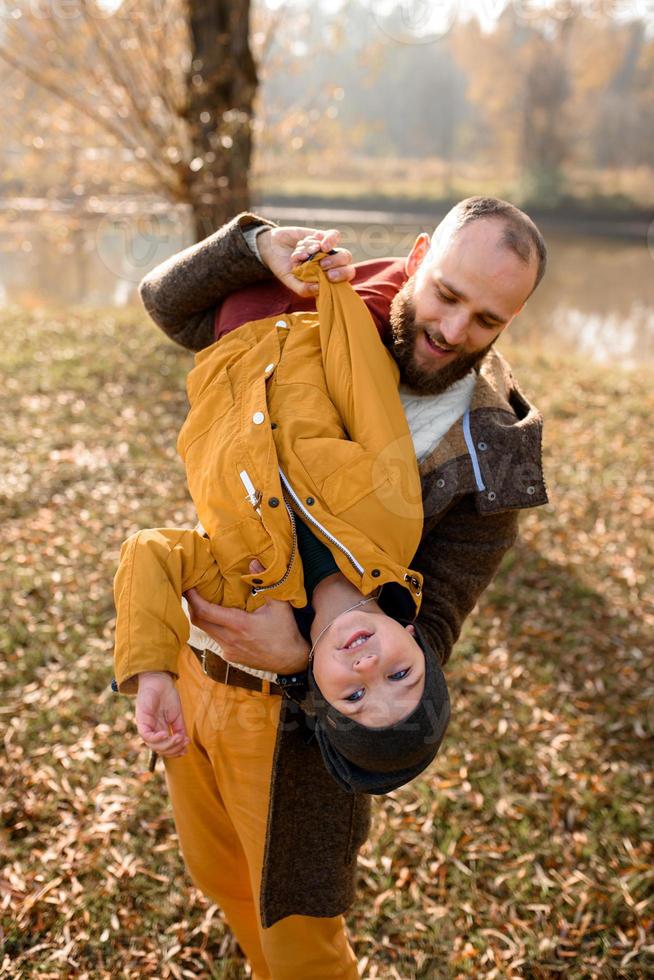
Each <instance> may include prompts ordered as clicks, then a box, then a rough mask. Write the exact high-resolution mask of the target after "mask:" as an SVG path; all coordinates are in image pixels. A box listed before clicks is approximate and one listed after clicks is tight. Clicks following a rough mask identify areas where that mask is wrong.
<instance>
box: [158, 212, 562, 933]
mask: <svg viewBox="0 0 654 980" xmlns="http://www.w3.org/2000/svg"><path fill="white" fill-rule="evenodd" d="M262 223H264V224H265V223H267V222H265V221H264V219H261V218H257V217H256V216H254V215H250V214H243V215H239V216H238V217H237V218H235V219H234V220H233V221H232V222H230V223H229V224H228V225H225V226H224V227H223V228H221V229H220V230H219V231H217V232H216V233H215V234H213V235H211V236H209V237H208V238H207V239H205V240H204V241H202V242H199V243H198V244H197V245H193V246H191V248H189V249H186V250H185V251H184V252H182V253H181V254H179V255H177V256H173V257H172V258H171V259H169V260H168V262H166V263H164V264H163V265H161V266H158V267H157V268H156V269H154V270H153V271H152V272H151V273H150V274H149V275H148V276H146V277H145V279H144V280H143V282H142V283H141V286H140V295H141V298H142V300H143V303H144V305H145V307H146V309H147V311H148V313H149V314H150V316H151V317H152V319H153V320H154V322H155V323H156V324H157V325H158V326H159V327H161V329H162V330H164V332H165V333H166V334H167V335H168V336H169V337H170V338H171V339H173V340H175V341H176V342H178V343H180V344H182V345H183V346H185V347H187V348H189V349H192V350H200V349H202V348H204V347H207V346H209V345H210V344H211V343H212V342H213V339H214V321H215V311H216V307H217V306H218V305H219V304H220V302H221V300H222V299H223V297H225V296H226V295H228V294H229V293H230V292H232V291H234V290H236V289H239V288H243V287H246V286H248V285H251V284H253V283H254V282H257V281H260V280H262V279H265V278H268V277H269V276H270V273H269V272H268V271H267V270H266V269H265V268H264V267H263V266H262V265H261V263H260V262H259V261H258V260H257V259H256V257H255V256H254V255H253V253H252V252H251V250H250V248H249V246H248V244H247V242H246V241H245V238H244V236H243V231H244V230H245V229H246V228H248V227H250V226H252V225H254V224H262ZM468 420H469V428H467V429H466V422H465V421H464V419H462V420H459V422H457V423H455V425H453V426H452V428H451V429H450V430H449V431H448V432H447V433H446V435H445V436H444V438H443V439H442V440H441V442H440V443H439V445H438V447H437V448H436V450H435V451H434V452H433V453H432V454H431V455H430V456H428V457H427V458H426V459H424V460H423V461H422V463H421V465H420V479H421V485H422V497H423V509H424V527H423V534H422V539H421V542H420V545H419V548H418V551H417V553H416V556H415V558H414V561H413V563H412V565H413V567H414V568H415V569H417V570H418V571H419V572H421V573H422V575H423V576H424V590H423V601H422V606H421V610H420V614H419V617H418V622H419V623H421V625H422V626H423V628H424V629H425V631H426V632H427V633H428V635H429V637H430V640H431V642H432V645H433V647H434V649H435V651H436V653H437V655H438V656H439V658H440V660H441V663H442V664H444V663H445V662H446V661H447V660H448V658H449V656H450V653H451V651H452V646H453V644H454V643H455V642H456V640H457V638H458V636H459V633H460V630H461V626H462V623H463V621H464V619H465V618H466V616H467V615H468V614H469V613H470V611H471V610H472V608H473V606H474V605H475V603H476V602H477V600H478V598H479V596H480V595H481V593H482V592H483V591H484V589H485V588H486V587H487V585H488V584H489V582H490V581H491V579H492V578H493V576H494V574H495V572H496V571H497V569H498V567H499V565H500V562H501V560H502V557H503V556H504V554H505V553H506V552H507V551H508V550H509V548H510V547H511V546H512V545H513V543H514V541H515V538H516V535H517V526H518V513H519V511H520V510H521V509H523V508H527V507H535V506H538V505H540V504H544V503H546V502H547V494H546V490H545V484H544V480H543V471H542V461H541V439H542V419H541V416H540V414H539V413H538V411H537V410H536V409H535V408H534V407H533V406H532V405H531V404H530V403H529V401H528V400H527V399H526V398H525V396H524V395H523V394H522V392H521V390H520V388H519V387H518V385H517V382H516V381H515V379H514V377H513V375H512V372H511V369H510V367H509V365H508V364H507V362H506V361H505V360H504V358H503V357H501V355H499V354H498V353H497V352H495V351H491V352H490V353H489V354H488V355H487V356H486V358H485V359H484V361H483V362H482V365H481V367H480V369H479V371H478V379H477V384H476V386H475V389H474V393H473V398H472V404H471V406H470V412H469V415H468ZM273 771H274V778H273V786H272V789H271V802H270V808H269V814H268V831H267V839H266V855H265V862H264V875H263V880H262V886H261V896H260V903H261V913H262V920H263V924H264V926H271V925H273V924H274V923H275V922H276V921H278V920H279V919H281V918H284V917H285V916H287V915H292V914H303V915H314V916H333V915H337V914H340V913H342V912H344V911H345V910H346V909H347V908H348V906H349V905H350V904H351V902H352V899H353V896H354V881H355V872H356V855H357V851H358V848H359V847H360V846H361V844H362V843H363V841H364V840H365V839H366V837H367V834H368V829H369V821H370V798H369V797H367V796H360V795H356V796H352V795H349V794H346V793H344V792H342V791H341V790H340V789H339V788H338V787H337V786H336V785H335V783H334V781H333V780H332V779H331V777H330V776H329V775H328V773H327V772H326V770H325V769H324V766H323V765H322V761H321V759H320V754H319V751H318V749H317V746H316V744H315V740H314V741H307V739H306V737H305V729H304V725H303V721H302V715H301V713H299V711H298V709H297V706H296V705H295V704H294V703H293V702H292V701H290V700H287V699H285V700H284V703H283V710H282V716H281V720H280V728H279V732H278V739H277V746H276V750H275V763H274V770H273Z"/></svg>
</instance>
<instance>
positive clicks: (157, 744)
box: [136, 670, 190, 758]
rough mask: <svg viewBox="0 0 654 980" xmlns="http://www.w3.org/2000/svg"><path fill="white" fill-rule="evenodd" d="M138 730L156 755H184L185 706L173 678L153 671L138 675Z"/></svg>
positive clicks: (187, 741) (185, 742)
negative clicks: (183, 710)
mask: <svg viewBox="0 0 654 980" xmlns="http://www.w3.org/2000/svg"><path fill="white" fill-rule="evenodd" d="M138 678H139V687H138V693H137V695H136V727H137V729H138V733H139V735H140V736H141V738H142V739H143V741H144V742H145V744H146V745H147V746H148V748H149V749H152V751H153V752H156V753H157V755H165V756H168V757H169V758H173V757H175V756H179V755H184V754H185V753H186V746H187V745H188V743H189V741H190V740H189V738H188V737H187V735H186V728H185V727H184V717H183V715H182V703H181V701H180V699H179V694H178V693H177V688H176V687H175V683H174V681H173V678H172V676H171V675H170V674H169V673H167V672H166V671H161V670H151V671H145V672H144V673H142V674H139V675H138Z"/></svg>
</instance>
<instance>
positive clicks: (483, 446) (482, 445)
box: [477, 442, 488, 453]
mask: <svg viewBox="0 0 654 980" xmlns="http://www.w3.org/2000/svg"><path fill="white" fill-rule="evenodd" d="M477 449H481V451H482V453H485V452H486V450H487V449H488V446H487V445H486V443H485V442H478V443H477Z"/></svg>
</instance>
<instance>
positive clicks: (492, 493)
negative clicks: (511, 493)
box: [488, 490, 497, 500]
mask: <svg viewBox="0 0 654 980" xmlns="http://www.w3.org/2000/svg"><path fill="white" fill-rule="evenodd" d="M496 497H497V494H496V493H495V491H494V490H489V492H488V499H489V500H495V498H496Z"/></svg>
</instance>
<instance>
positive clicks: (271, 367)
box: [263, 364, 275, 378]
mask: <svg viewBox="0 0 654 980" xmlns="http://www.w3.org/2000/svg"><path fill="white" fill-rule="evenodd" d="M274 370H275V365H274V364H266V366H265V368H264V369H263V373H264V375H265V376H266V378H269V377H270V375H271V374H272V373H273V371H274Z"/></svg>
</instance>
